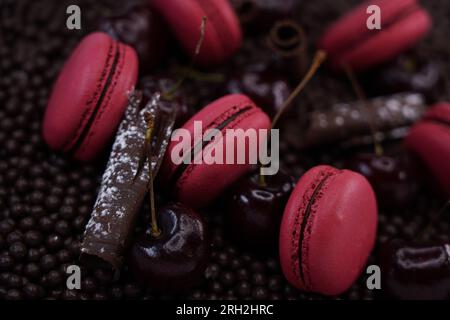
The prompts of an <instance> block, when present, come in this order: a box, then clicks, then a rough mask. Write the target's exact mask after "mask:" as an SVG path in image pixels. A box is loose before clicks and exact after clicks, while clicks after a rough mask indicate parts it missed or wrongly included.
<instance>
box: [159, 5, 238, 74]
mask: <svg viewBox="0 0 450 320" xmlns="http://www.w3.org/2000/svg"><path fill="white" fill-rule="evenodd" d="M151 4H152V6H153V7H154V8H155V10H156V11H157V12H159V13H160V14H161V15H162V16H163V17H164V18H165V20H166V21H167V23H168V25H169V26H170V28H171V29H172V31H173V33H174V34H175V37H176V38H177V39H178V41H179V42H180V43H181V45H182V47H183V48H184V49H185V50H186V52H187V54H188V55H189V56H191V57H192V58H193V57H194V56H195V48H196V46H197V43H198V36H199V32H200V25H201V22H202V18H203V17H204V16H205V17H206V18H207V19H208V24H207V26H206V31H205V38H204V41H203V44H202V47H201V50H200V52H199V54H198V57H196V62H197V63H198V64H200V65H202V66H211V65H217V64H220V63H221V62H223V61H224V60H226V59H227V58H229V57H230V56H231V55H233V53H234V52H236V51H237V50H238V49H239V48H240V46H241V44H242V31H241V27H240V24H239V20H238V18H237V16H236V13H235V12H234V10H233V8H232V6H231V4H230V3H229V1H228V0H153V1H152V2H151Z"/></svg>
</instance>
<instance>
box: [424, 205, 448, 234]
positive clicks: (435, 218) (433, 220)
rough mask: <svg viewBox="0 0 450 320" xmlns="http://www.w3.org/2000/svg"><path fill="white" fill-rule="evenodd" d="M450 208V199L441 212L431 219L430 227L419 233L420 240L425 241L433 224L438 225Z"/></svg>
mask: <svg viewBox="0 0 450 320" xmlns="http://www.w3.org/2000/svg"><path fill="white" fill-rule="evenodd" d="M449 207H450V199H449V200H448V201H447V203H446V204H445V205H444V206H443V207H442V208H441V210H439V212H438V213H437V214H436V215H435V216H434V217H433V218H432V219H431V221H430V222H429V223H428V225H427V226H426V227H425V228H424V229H423V230H422V231H421V232H420V233H419V235H418V237H417V238H418V239H419V240H423V238H424V237H425V235H426V233H427V231H428V230H429V229H430V228H431V226H432V225H433V224H435V223H436V221H437V219H439V218H440V217H441V216H442V215H443V214H444V212H445V211H447V209H448V208H449Z"/></svg>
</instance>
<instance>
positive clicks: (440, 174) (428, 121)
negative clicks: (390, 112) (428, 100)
mask: <svg viewBox="0 0 450 320" xmlns="http://www.w3.org/2000/svg"><path fill="white" fill-rule="evenodd" d="M405 143H406V146H407V147H408V148H409V149H410V150H412V151H413V152H415V153H416V154H417V155H418V156H419V157H420V158H421V159H422V160H423V162H424V164H425V165H426V166H427V167H428V169H429V172H430V173H431V174H432V176H433V177H434V179H435V181H437V182H438V184H439V186H440V187H441V188H442V190H443V191H444V193H445V194H446V195H447V196H450V103H448V102H441V103H438V104H436V105H434V106H433V107H431V108H430V109H429V110H428V112H427V113H426V114H425V115H424V117H423V119H422V120H421V121H420V122H419V123H417V124H416V125H415V126H414V127H413V128H412V129H411V131H410V132H409V134H408V136H407V137H406V140H405Z"/></svg>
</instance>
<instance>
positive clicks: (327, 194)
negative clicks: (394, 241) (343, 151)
mask: <svg viewBox="0 0 450 320" xmlns="http://www.w3.org/2000/svg"><path fill="white" fill-rule="evenodd" d="M376 229H377V203H376V199H375V194H374V191H373V190H372V187H371V186H370V184H369V182H368V181H367V180H366V179H365V178H364V177H363V176H361V175H360V174H358V173H355V172H352V171H348V170H338V169H335V168H333V167H330V166H317V167H314V168H312V169H310V170H308V171H307V172H306V173H305V174H304V175H303V176H302V178H301V179H300V180H299V182H298V183H297V185H296V187H295V189H294V191H293V192H292V194H291V196H290V198H289V201H288V203H287V206H286V208H285V211H284V214H283V219H282V222H281V229H280V247H279V248H280V260H281V267H282V269H283V273H284V275H285V276H286V278H287V280H288V281H289V282H290V283H291V284H292V285H293V286H295V287H297V288H299V289H301V290H304V291H310V292H316V293H320V294H324V295H338V294H341V293H343V292H344V291H346V290H347V289H348V288H350V286H351V285H352V284H353V282H354V281H355V280H356V279H357V278H358V276H359V275H360V273H361V271H362V269H363V267H364V265H365V264H366V262H367V258H368V257H369V254H370V252H371V250H372V248H373V246H374V243H375V236H376Z"/></svg>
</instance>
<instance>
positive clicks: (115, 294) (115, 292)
mask: <svg viewBox="0 0 450 320" xmlns="http://www.w3.org/2000/svg"><path fill="white" fill-rule="evenodd" d="M109 296H110V297H111V298H112V299H115V300H120V299H122V298H123V291H122V288H121V287H120V286H113V287H112V288H111V289H110V291H109Z"/></svg>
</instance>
